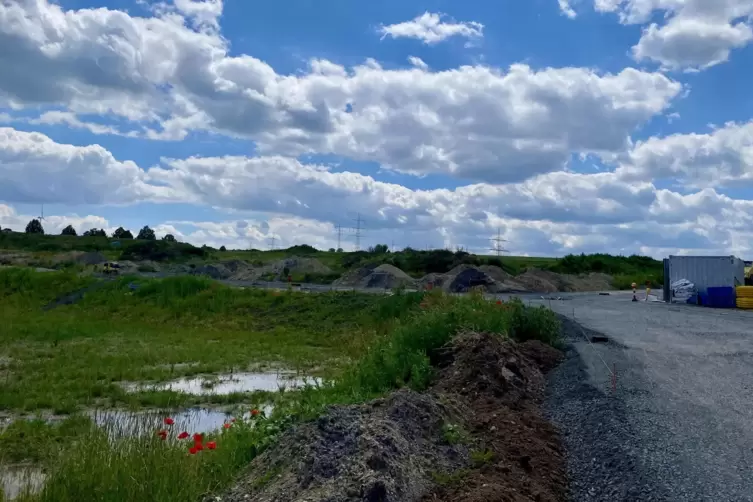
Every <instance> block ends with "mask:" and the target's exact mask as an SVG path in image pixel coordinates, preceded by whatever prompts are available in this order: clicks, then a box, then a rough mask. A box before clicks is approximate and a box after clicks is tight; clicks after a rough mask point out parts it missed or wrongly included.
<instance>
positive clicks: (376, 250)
mask: <svg viewBox="0 0 753 502" xmlns="http://www.w3.org/2000/svg"><path fill="white" fill-rule="evenodd" d="M369 252H370V253H373V254H386V253H389V252H390V248H389V247H388V246H387V244H377V245H376V246H374V247H372V248H369Z"/></svg>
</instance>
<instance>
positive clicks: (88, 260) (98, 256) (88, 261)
mask: <svg viewBox="0 0 753 502" xmlns="http://www.w3.org/2000/svg"><path fill="white" fill-rule="evenodd" d="M75 261H76V263H78V264H80V265H100V264H102V263H106V262H107V257H106V256H105V255H103V254H102V253H97V252H90V253H81V254H80V255H78V256H76V257H75Z"/></svg>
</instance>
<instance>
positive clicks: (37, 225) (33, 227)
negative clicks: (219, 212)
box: [25, 218, 176, 242]
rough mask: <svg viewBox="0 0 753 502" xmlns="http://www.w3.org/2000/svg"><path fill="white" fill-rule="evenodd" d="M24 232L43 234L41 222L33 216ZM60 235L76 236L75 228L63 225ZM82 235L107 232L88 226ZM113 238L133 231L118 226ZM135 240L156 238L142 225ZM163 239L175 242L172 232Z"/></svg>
mask: <svg viewBox="0 0 753 502" xmlns="http://www.w3.org/2000/svg"><path fill="white" fill-rule="evenodd" d="M25 232H26V233H27V234H37V235H45V232H44V227H43V226H42V222H41V221H40V220H39V219H37V218H34V219H33V220H31V221H30V222H29V223H28V224H27V225H26V230H25ZM60 235H68V236H72V237H77V236H78V232H76V229H75V228H73V225H68V226H67V227H65V228H64V229H63V230H62V232H60ZM82 236H83V237H107V232H105V231H104V229H101V228H90V229H89V230H87V231H86V232H84V233H83V234H82ZM110 237H111V238H113V239H133V233H131V231H130V230H127V229H125V228H123V227H118V228H117V229H115V231H114V232H113V233H112V235H111V236H110ZM136 239H137V240H144V241H153V240H157V236H156V235H155V234H154V230H152V229H151V228H149V226H148V225H146V226H144V227H143V228H142V229H141V230H139V233H138V234H137V235H136ZM162 240H163V241H167V242H175V241H176V239H175V236H174V235H173V234H167V235H165V236H164V237H162Z"/></svg>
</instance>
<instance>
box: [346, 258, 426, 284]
mask: <svg viewBox="0 0 753 502" xmlns="http://www.w3.org/2000/svg"><path fill="white" fill-rule="evenodd" d="M332 284H333V285H335V286H345V287H349V288H381V289H395V288H401V287H404V288H415V287H417V282H416V280H415V279H413V278H412V277H411V276H409V275H408V274H406V273H405V272H403V271H402V270H400V269H399V268H397V267H395V266H393V265H388V264H383V265H379V266H366V267H361V268H358V269H356V270H351V271H350V272H347V273H346V274H344V275H343V276H342V277H340V278H339V279H337V280H336V281H335V282H333V283H332Z"/></svg>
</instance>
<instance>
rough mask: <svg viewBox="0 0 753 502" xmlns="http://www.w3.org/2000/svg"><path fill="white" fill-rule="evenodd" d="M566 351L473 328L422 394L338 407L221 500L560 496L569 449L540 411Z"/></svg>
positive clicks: (286, 437)
mask: <svg viewBox="0 0 753 502" xmlns="http://www.w3.org/2000/svg"><path fill="white" fill-rule="evenodd" d="M560 358H561V354H560V353H559V352H558V351H556V350H554V349H552V348H550V347H546V346H544V345H543V344H541V343H539V342H527V343H525V344H520V345H518V344H515V343H513V342H510V341H506V340H505V339H503V338H502V337H501V336H499V335H493V334H479V333H466V334H463V335H460V336H458V337H457V338H456V339H455V340H454V341H453V342H452V343H451V344H450V345H448V346H447V347H445V348H444V349H443V350H442V351H441V355H440V357H439V367H438V375H437V379H436V381H435V384H434V386H433V387H432V388H431V389H430V390H429V391H428V392H426V393H417V392H414V391H411V390H407V389H402V390H399V391H396V392H394V393H392V394H391V395H390V396H388V397H386V398H384V399H377V400H375V401H372V402H370V403H367V404H364V405H357V406H333V407H330V408H329V410H328V411H327V412H326V413H325V414H324V415H323V416H322V417H320V418H319V419H318V420H315V421H312V422H308V423H304V424H301V425H299V426H296V427H294V428H293V429H290V430H288V431H287V432H285V433H284V434H283V436H282V438H281V439H280V441H279V443H278V444H277V445H276V446H274V447H273V448H272V449H270V450H268V451H267V452H265V453H263V454H262V455H261V456H259V457H258V458H256V459H255V460H254V461H253V462H252V464H251V465H250V467H249V470H248V471H247V473H246V474H245V475H244V476H243V478H242V479H241V480H239V482H238V483H237V484H236V485H235V486H234V487H232V488H231V489H230V490H229V491H228V492H227V493H225V494H223V495H222V496H220V499H221V500H223V501H226V502H241V501H247V500H254V501H259V502H283V501H286V502H304V501H328V502H356V501H358V502H363V501H366V502H372V501H373V502H377V501H379V502H417V501H426V502H428V501H448V502H449V501H453V502H456V501H473V502H475V501H478V502H480V501H496V500H506V501H507V500H509V501H533V500H536V501H543V502H550V501H551V502H555V501H563V500H565V498H566V480H565V475H564V464H565V461H564V456H563V453H562V450H561V447H560V443H559V437H558V435H557V433H556V430H555V429H554V427H552V426H551V425H550V424H549V423H547V422H546V421H545V420H544V419H543V418H542V417H541V414H540V412H539V410H538V405H539V403H540V401H541V399H542V396H543V391H544V376H543V375H542V373H541V370H540V369H539V367H538V364H543V367H545V368H546V369H549V368H551V367H552V365H553V364H556V362H557V361H559V359H560Z"/></svg>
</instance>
